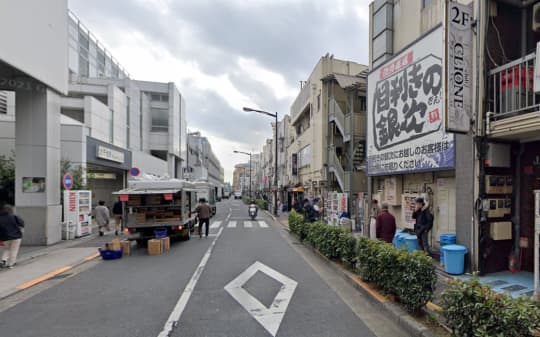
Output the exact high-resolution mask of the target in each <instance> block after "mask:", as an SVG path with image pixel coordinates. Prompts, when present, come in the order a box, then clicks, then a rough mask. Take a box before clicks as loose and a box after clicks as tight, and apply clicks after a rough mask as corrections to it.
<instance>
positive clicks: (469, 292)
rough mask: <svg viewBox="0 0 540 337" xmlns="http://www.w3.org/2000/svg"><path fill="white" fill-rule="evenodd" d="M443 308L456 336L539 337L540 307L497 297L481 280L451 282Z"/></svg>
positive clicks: (443, 300) (444, 297) (502, 295)
mask: <svg viewBox="0 0 540 337" xmlns="http://www.w3.org/2000/svg"><path fill="white" fill-rule="evenodd" d="M442 306H443V309H444V315H445V317H446V320H447V324H448V326H449V327H450V328H451V329H452V331H453V336H456V337H465V336H478V337H488V336H489V337H491V336H504V337H518V336H519V337H532V336H538V329H540V304H539V303H537V302H534V301H533V300H530V299H526V298H518V299H513V298H511V297H510V296H507V295H504V294H497V293H495V292H493V291H492V290H491V289H490V288H489V287H487V286H484V285H481V284H480V283H479V282H478V280H472V281H469V282H463V281H451V283H450V287H449V288H448V289H447V290H446V291H445V292H444V293H443V295H442Z"/></svg>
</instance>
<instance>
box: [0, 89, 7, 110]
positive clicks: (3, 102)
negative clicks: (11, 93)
mask: <svg viewBox="0 0 540 337" xmlns="http://www.w3.org/2000/svg"><path fill="white" fill-rule="evenodd" d="M0 114H3V115H7V95H6V93H5V92H2V91H0Z"/></svg>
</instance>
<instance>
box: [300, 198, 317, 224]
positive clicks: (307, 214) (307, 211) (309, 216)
mask: <svg viewBox="0 0 540 337" xmlns="http://www.w3.org/2000/svg"><path fill="white" fill-rule="evenodd" d="M302 208H303V215H304V220H306V221H307V222H314V221H316V218H317V217H316V216H315V209H313V206H312V205H311V202H309V199H307V198H306V199H304V204H303V206H302Z"/></svg>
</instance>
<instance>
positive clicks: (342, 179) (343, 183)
mask: <svg viewBox="0 0 540 337" xmlns="http://www.w3.org/2000/svg"><path fill="white" fill-rule="evenodd" d="M328 167H329V168H330V172H332V173H334V175H335V176H336V179H337V181H338V184H339V186H340V187H341V190H343V191H346V192H348V191H349V186H350V184H349V181H350V179H351V177H350V172H346V171H345V170H344V169H343V166H341V161H340V160H339V158H338V156H337V154H336V150H335V148H334V147H331V148H330V154H329V156H328Z"/></svg>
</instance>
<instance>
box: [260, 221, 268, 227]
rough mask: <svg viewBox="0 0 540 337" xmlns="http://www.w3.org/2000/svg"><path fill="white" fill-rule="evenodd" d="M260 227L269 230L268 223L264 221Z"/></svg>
mask: <svg viewBox="0 0 540 337" xmlns="http://www.w3.org/2000/svg"><path fill="white" fill-rule="evenodd" d="M259 226H260V227H261V228H268V225H267V224H266V222H264V221H259Z"/></svg>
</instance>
